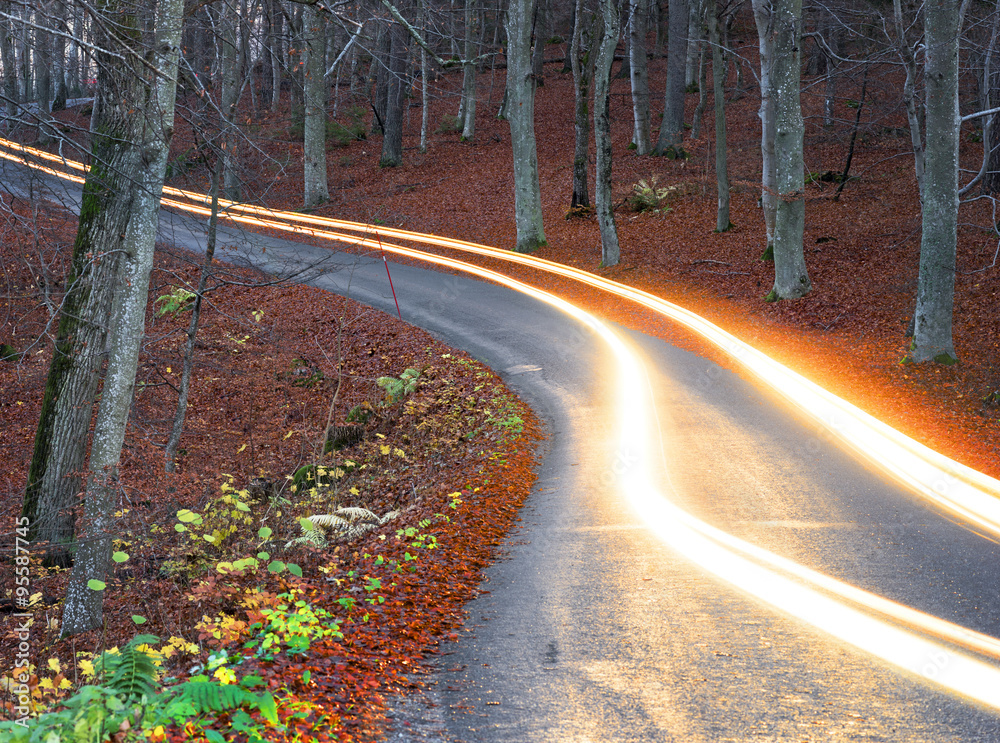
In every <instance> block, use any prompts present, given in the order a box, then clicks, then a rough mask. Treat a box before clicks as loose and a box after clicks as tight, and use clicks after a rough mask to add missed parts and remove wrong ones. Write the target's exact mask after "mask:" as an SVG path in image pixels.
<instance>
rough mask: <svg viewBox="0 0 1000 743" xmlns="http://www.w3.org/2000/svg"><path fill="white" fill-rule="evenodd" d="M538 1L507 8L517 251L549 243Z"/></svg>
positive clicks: (518, 0)
mask: <svg viewBox="0 0 1000 743" xmlns="http://www.w3.org/2000/svg"><path fill="white" fill-rule="evenodd" d="M533 10H534V0H511V2H510V7H509V8H508V10H507V105H506V110H507V119H508V121H509V122H510V142H511V149H512V150H513V154H514V220H515V223H516V225H517V245H516V247H515V250H517V251H518V252H520V253H529V252H531V251H533V250H536V249H537V248H539V247H540V246H542V245H544V244H545V230H544V229H543V226H542V194H541V188H540V186H539V181H538V151H537V150H536V148H535V78H534V75H532V72H531V22H532V18H533Z"/></svg>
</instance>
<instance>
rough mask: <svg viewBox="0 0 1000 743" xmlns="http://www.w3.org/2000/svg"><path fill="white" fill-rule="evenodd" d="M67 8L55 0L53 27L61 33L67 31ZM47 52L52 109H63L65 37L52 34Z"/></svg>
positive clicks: (64, 99) (64, 92)
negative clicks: (49, 62) (48, 54)
mask: <svg viewBox="0 0 1000 743" xmlns="http://www.w3.org/2000/svg"><path fill="white" fill-rule="evenodd" d="M67 12H68V9H67V7H66V3H65V2H64V1H63V0H57V1H56V4H55V18H54V21H55V24H54V25H55V27H56V29H57V30H59V31H62V32H63V33H67V32H68V30H69V29H68V27H67V25H66V14H67ZM49 53H50V55H51V58H52V110H53V111H63V110H65V109H66V98H67V97H68V96H67V93H66V37H65V36H63V35H61V34H53V35H52V38H51V39H50V41H49Z"/></svg>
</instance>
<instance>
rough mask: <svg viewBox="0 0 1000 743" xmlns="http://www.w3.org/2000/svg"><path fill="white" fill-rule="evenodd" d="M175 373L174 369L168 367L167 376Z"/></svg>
mask: <svg viewBox="0 0 1000 743" xmlns="http://www.w3.org/2000/svg"><path fill="white" fill-rule="evenodd" d="M173 371H174V370H173V369H171V368H170V367H169V366H168V367H167V374H171V373H173Z"/></svg>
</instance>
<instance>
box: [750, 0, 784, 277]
mask: <svg viewBox="0 0 1000 743" xmlns="http://www.w3.org/2000/svg"><path fill="white" fill-rule="evenodd" d="M753 15H754V20H755V21H756V23H757V37H758V39H759V40H760V111H759V113H758V116H759V117H760V157H761V187H760V206H761V209H762V211H763V212H764V230H765V234H766V240H767V244H766V245H765V247H764V254H763V259H764V260H773V259H774V222H775V215H776V213H777V210H778V185H777V174H776V171H775V155H774V138H775V110H774V87H773V83H772V77H773V72H774V60H775V46H774V29H773V23H774V16H773V15H772V13H771V10H770V6H769V5H768V4H767V3H766V2H765V0H753Z"/></svg>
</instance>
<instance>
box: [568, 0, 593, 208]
mask: <svg viewBox="0 0 1000 743" xmlns="http://www.w3.org/2000/svg"><path fill="white" fill-rule="evenodd" d="M574 8H575V10H574V18H575V19H576V22H575V23H574V25H573V38H572V39H571V41H570V68H571V69H572V70H573V97H574V103H575V111H576V116H575V119H574V129H575V132H576V137H575V140H574V146H573V196H572V200H571V202H570V208H571V209H577V208H581V207H582V208H588V207H589V206H590V191H589V187H588V185H587V180H588V178H587V170H588V168H587V164H588V163H587V160H588V158H589V156H590V155H589V149H590V111H589V107H588V106H587V96H588V94H589V92H590V79H591V76H592V74H593V69H594V55H593V53H592V51H593V49H592V48H593V45H594V40H593V38H592V36H593V34H592V33H591V32H590V29H589V28H588V26H589V22H588V21H587V20H585V17H584V12H583V0H576V3H575V5H574Z"/></svg>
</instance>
